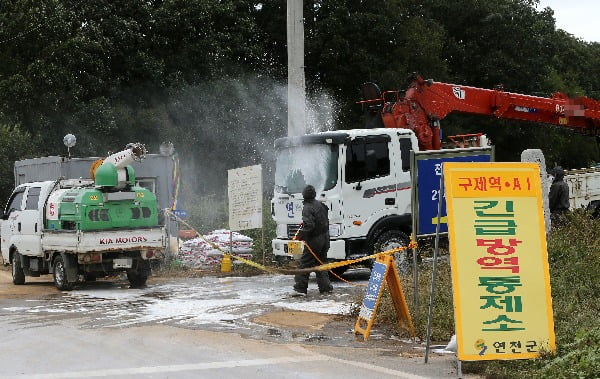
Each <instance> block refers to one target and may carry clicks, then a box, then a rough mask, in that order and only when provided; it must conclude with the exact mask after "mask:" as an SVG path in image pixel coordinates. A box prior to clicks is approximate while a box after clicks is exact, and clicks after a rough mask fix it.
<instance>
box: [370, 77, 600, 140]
mask: <svg viewBox="0 0 600 379" xmlns="http://www.w3.org/2000/svg"><path fill="white" fill-rule="evenodd" d="M374 102H375V103H377V104H378V105H379V106H377V107H375V109H377V111H380V112H381V118H382V121H383V125H384V126H385V127H387V128H407V129H411V130H413V131H414V132H415V134H416V135H417V139H418V140H419V147H420V148H421V149H422V150H432V149H433V150H437V149H440V146H441V141H440V129H439V121H440V120H442V119H443V118H444V117H446V116H447V115H448V114H450V113H465V114H476V115H488V116H495V117H498V118H503V119H514V120H523V121H530V122H540V123H546V124H552V125H557V126H560V127H566V128H570V129H573V130H575V131H577V132H580V133H584V134H588V135H592V136H598V135H600V102H599V101H596V100H593V99H590V98H587V97H577V98H569V97H567V96H566V95H564V94H562V93H555V94H553V95H552V97H550V98H546V97H536V96H529V95H522V94H516V93H510V92H505V91H504V90H503V89H502V88H496V89H483V88H475V87H469V86H462V85H457V84H448V83H440V82H434V81H432V80H424V79H423V78H421V77H420V76H417V77H416V78H415V79H414V80H413V81H412V82H411V84H410V85H409V86H408V89H407V90H406V92H405V94H404V97H401V96H400V94H399V93H398V92H397V91H388V92H384V93H383V94H382V95H381V96H380V97H379V98H371V99H368V100H366V101H365V103H370V104H372V103H374Z"/></svg>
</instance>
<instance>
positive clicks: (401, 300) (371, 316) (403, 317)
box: [354, 255, 415, 341]
mask: <svg viewBox="0 0 600 379" xmlns="http://www.w3.org/2000/svg"><path fill="white" fill-rule="evenodd" d="M384 282H386V283H387V286H388V291H389V292H390V297H391V298H392V302H393V304H394V309H395V310H396V316H397V317H398V323H399V325H400V327H401V328H403V329H406V330H408V331H409V332H410V334H411V335H412V336H414V335H415V328H414V326H413V323H412V319H411V317H410V312H409V310H408V306H407V305H406V298H405V297H404V292H403V291H402V284H400V276H399V275H398V270H396V265H395V264H394V257H393V256H391V255H385V256H382V257H379V258H377V260H376V261H375V263H373V268H372V269H371V277H370V278H369V284H368V285H367V289H366V291H365V297H364V299H363V303H362V306H361V308H360V312H359V314H358V318H357V320H356V325H355V326H354V334H359V333H360V334H362V335H363V338H364V341H366V340H367V339H368V338H369V335H370V334H371V327H372V326H373V322H374V321H375V314H376V313H377V307H378V306H379V301H380V300H381V295H382V294H383V284H384Z"/></svg>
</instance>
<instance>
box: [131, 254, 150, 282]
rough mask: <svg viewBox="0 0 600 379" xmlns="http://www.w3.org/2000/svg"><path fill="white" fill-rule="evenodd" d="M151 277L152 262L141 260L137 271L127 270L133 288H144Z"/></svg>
mask: <svg viewBox="0 0 600 379" xmlns="http://www.w3.org/2000/svg"><path fill="white" fill-rule="evenodd" d="M148 275H150V262H148V261H143V260H140V261H138V266H137V269H135V270H134V269H129V270H127V280H129V284H130V285H131V288H137V287H143V286H144V285H145V284H146V281H147V280H148Z"/></svg>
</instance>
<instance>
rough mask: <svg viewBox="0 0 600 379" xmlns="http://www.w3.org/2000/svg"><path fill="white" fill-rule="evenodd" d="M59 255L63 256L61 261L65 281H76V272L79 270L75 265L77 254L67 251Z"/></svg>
mask: <svg viewBox="0 0 600 379" xmlns="http://www.w3.org/2000/svg"><path fill="white" fill-rule="evenodd" d="M60 255H61V256H62V258H63V262H65V270H66V272H67V281H68V282H69V283H75V282H77V273H78V272H79V268H78V267H77V255H75V254H67V253H60Z"/></svg>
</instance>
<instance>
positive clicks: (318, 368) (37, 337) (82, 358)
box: [0, 272, 456, 378]
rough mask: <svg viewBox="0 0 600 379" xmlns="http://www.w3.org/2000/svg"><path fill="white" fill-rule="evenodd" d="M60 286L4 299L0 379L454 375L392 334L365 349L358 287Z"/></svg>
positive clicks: (288, 281) (277, 282) (175, 282)
mask: <svg viewBox="0 0 600 379" xmlns="http://www.w3.org/2000/svg"><path fill="white" fill-rule="evenodd" d="M367 279H368V277H362V278H361V276H360V273H359V274H358V276H357V278H356V279H355V280H354V281H353V282H354V283H355V284H356V283H358V284H360V283H366V280H367ZM9 280H10V278H9V277H8V273H6V272H0V295H1V294H2V293H12V292H10V291H11V289H13V288H14V287H13V286H12V283H10V282H9ZM44 280H46V282H44ZM50 280H51V279H50V277H47V278H45V279H44V278H40V279H37V280H36V281H37V283H30V284H27V285H25V286H23V287H24V289H25V290H24V291H23V288H19V291H20V292H19V293H18V294H14V293H13V294H12V295H10V296H4V297H2V296H0V330H2V338H1V339H0V362H1V363H2V364H0V377H29V378H87V377H127V378H130V377H134V378H199V377H215V376H218V377H224V378H234V377H236V378H237V377H240V376H244V377H246V378H259V377H260V378H264V377H265V376H270V377H273V378H276V377H277V378H279V377H292V378H309V377H310V378H325V377H326V378H332V377H334V378H337V377H344V378H364V377H368V378H392V377H399V378H419V377H425V378H447V377H456V371H455V366H456V365H455V358H454V356H451V355H448V354H439V355H438V354H432V355H430V362H429V364H427V365H425V364H424V363H423V350H422V348H421V349H419V347H418V346H417V347H410V346H408V344H406V343H404V342H402V341H399V340H398V339H394V337H393V336H384V335H382V334H381V333H379V334H378V332H377V331H373V333H372V336H371V338H370V339H369V341H367V342H358V341H356V339H355V338H354V334H353V332H352V326H353V325H352V321H351V320H350V321H349V320H348V318H340V317H339V316H338V315H339V314H344V313H346V312H348V311H349V308H350V306H351V304H352V302H353V301H356V299H357V298H358V299H360V294H361V293H362V291H363V289H361V288H359V287H356V286H353V285H350V284H345V283H338V284H337V286H336V293H335V295H332V296H328V297H321V296H319V295H318V291H316V288H315V283H314V282H313V283H311V289H310V290H309V291H310V292H309V297H308V298H306V299H299V300H298V299H291V298H288V297H286V293H288V292H289V289H290V288H291V285H292V278H291V277H288V276H279V275H264V276H257V277H250V278H248V277H228V278H215V277H205V278H194V279H191V278H186V279H168V280H152V281H151V282H150V284H149V285H148V286H147V287H146V288H143V289H130V288H128V287H127V284H126V282H125V281H122V282H119V281H116V282H97V283H92V284H88V285H85V286H84V287H81V288H78V289H76V290H74V291H72V292H59V291H56V290H55V289H54V288H52V286H51V285H49V283H48V281H50ZM28 289H32V290H31V291H27V290H28ZM28 292H31V294H29V295H28ZM306 311H310V312H314V313H307V312H306ZM274 315H279V316H281V315H284V316H286V317H283V318H281V317H279V318H277V317H274ZM306 315H308V316H309V317H310V320H311V322H310V323H309V322H307V323H306V325H302V320H304V319H306V318H303V317H305V316H306ZM272 316H273V317H272ZM317 316H322V317H321V318H319V317H317ZM269 317H271V318H269ZM294 321H295V323H294ZM324 325H325V326H324ZM323 326H324V327H323Z"/></svg>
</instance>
